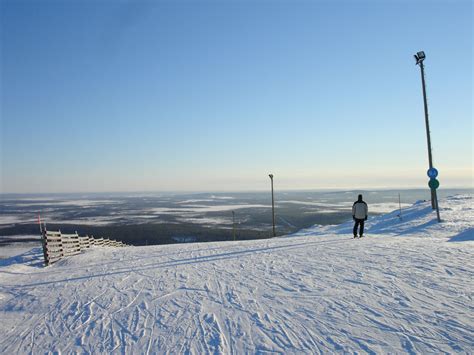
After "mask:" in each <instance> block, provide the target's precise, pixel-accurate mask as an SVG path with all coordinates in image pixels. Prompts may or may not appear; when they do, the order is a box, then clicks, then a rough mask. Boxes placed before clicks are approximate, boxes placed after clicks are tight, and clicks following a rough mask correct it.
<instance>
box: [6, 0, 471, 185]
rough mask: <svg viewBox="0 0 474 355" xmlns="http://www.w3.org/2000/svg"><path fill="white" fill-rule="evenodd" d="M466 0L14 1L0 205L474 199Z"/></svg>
mask: <svg viewBox="0 0 474 355" xmlns="http://www.w3.org/2000/svg"><path fill="white" fill-rule="evenodd" d="M472 13H473V12H472V3H471V1H455V0H454V1H447V0H446V1H436V0H435V1H402V0H400V1H271V0H266V1H106V0H103V1H73V0H71V1H66V0H64V1H61V0H56V1H27V0H23V1H6V0H1V25H0V26H1V44H2V46H1V126H0V127H1V148H0V149H1V151H0V154H1V155H0V156H1V170H2V171H1V189H0V192H76V191H169V190H172V191H202V190H205V191H218V190H228V191H234V190H235V191H237V190H258V189H266V188H267V187H268V186H267V185H269V181H267V180H269V179H268V176H267V175H268V173H270V172H272V173H273V174H275V185H276V186H278V187H279V188H284V189H308V188H314V189H316V188H351V189H352V188H354V189H358V188H379V187H422V186H426V184H427V181H428V178H427V177H426V170H427V168H428V161H427V160H428V159H427V148H426V137H425V126H424V116H423V103H422V93H421V80H420V73H419V68H418V67H417V66H415V62H414V59H413V54H414V53H416V52H417V51H419V50H424V51H425V52H426V54H427V59H426V61H425V65H426V75H427V90H428V99H429V110H430V120H431V121H430V123H431V130H432V141H433V156H434V164H435V166H436V167H437V168H438V170H439V171H440V175H439V180H440V182H441V187H457V186H473V141H472V137H473V128H472V77H473V76H472V59H473V58H472Z"/></svg>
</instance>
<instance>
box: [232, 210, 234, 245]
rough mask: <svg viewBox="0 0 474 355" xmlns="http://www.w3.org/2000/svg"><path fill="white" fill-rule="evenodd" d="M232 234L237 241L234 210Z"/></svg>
mask: <svg viewBox="0 0 474 355" xmlns="http://www.w3.org/2000/svg"><path fill="white" fill-rule="evenodd" d="M232 236H233V237H234V242H235V212H234V211H232Z"/></svg>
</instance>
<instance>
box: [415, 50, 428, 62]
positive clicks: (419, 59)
mask: <svg viewBox="0 0 474 355" xmlns="http://www.w3.org/2000/svg"><path fill="white" fill-rule="evenodd" d="M414 57H415V60H416V64H417V65H418V64H420V63H421V62H423V61H424V60H425V58H426V55H425V52H423V51H420V52H418V53H416V54H415V55H414Z"/></svg>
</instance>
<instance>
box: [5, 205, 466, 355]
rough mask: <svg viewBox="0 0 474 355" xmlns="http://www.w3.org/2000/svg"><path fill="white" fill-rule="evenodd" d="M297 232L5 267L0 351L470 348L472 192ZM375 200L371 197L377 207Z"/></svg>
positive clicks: (33, 255) (32, 259)
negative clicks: (355, 233)
mask: <svg viewBox="0 0 474 355" xmlns="http://www.w3.org/2000/svg"><path fill="white" fill-rule="evenodd" d="M440 205H441V217H442V219H443V221H444V222H443V223H442V224H438V223H436V222H435V218H436V215H435V213H434V212H433V211H432V210H431V208H430V206H429V203H427V202H420V203H417V204H415V205H414V206H413V207H410V208H408V209H406V210H404V211H403V215H402V220H400V219H399V218H398V217H397V214H398V212H394V213H391V214H388V215H385V216H381V217H377V218H373V219H370V220H369V221H368V222H369V223H368V237H367V238H365V239H364V238H363V239H360V240H354V239H352V238H351V227H352V225H351V223H348V224H345V225H341V226H335V227H324V228H322V227H314V228H311V229H309V230H305V231H302V232H300V233H298V234H297V235H293V236H292V237H291V238H275V239H270V240H260V241H247V242H227V243H206V244H188V245H168V246H154V247H134V248H132V247H131V248H121V249H95V250H91V251H89V252H86V253H84V254H81V255H78V256H75V257H70V258H69V259H66V260H63V261H61V262H59V263H58V264H55V265H53V266H50V267H48V268H42V267H40V266H39V265H38V260H39V259H38V258H39V257H40V255H41V251H40V250H38V249H36V250H33V251H32V252H30V253H29V254H27V255H23V256H22V257H17V258H16V259H14V260H13V259H10V260H6V261H2V264H0V319H1V322H0V353H5V354H9V353H27V352H28V353H29V352H32V353H43V352H49V351H51V352H55V351H57V352H65V353H70V352H89V353H109V352H114V353H119V352H120V353H127V354H128V353H165V352H168V353H183V352H191V353H195V354H201V353H231V354H232V353H235V354H240V353H265V352H281V353H318V352H320V353H332V352H357V353H399V352H408V353H444V352H448V353H453V352H455V353H457V352H459V353H472V350H473V349H474V334H473V329H474V307H473V289H474V287H473V286H474V285H473V276H474V275H473V266H474V265H473V264H474V262H473V260H474V242H473V241H472V240H473V239H474V237H473V227H474V218H473V217H474V216H473V201H472V198H471V197H470V196H458V197H452V198H448V199H445V200H442V201H441V202H440ZM369 207H370V206H369Z"/></svg>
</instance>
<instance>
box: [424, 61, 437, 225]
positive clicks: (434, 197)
mask: <svg viewBox="0 0 474 355" xmlns="http://www.w3.org/2000/svg"><path fill="white" fill-rule="evenodd" d="M420 70H421V83H422V87H423V104H424V109H425V125H426V140H427V143H428V162H429V165H430V169H431V168H433V156H432V154H431V136H430V123H429V120H428V101H427V99H426V84H425V66H424V65H423V60H422V61H420ZM431 207H432V208H433V209H436V214H437V217H438V222H441V218H440V216H439V206H438V196H437V194H436V189H433V188H432V189H431Z"/></svg>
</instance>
